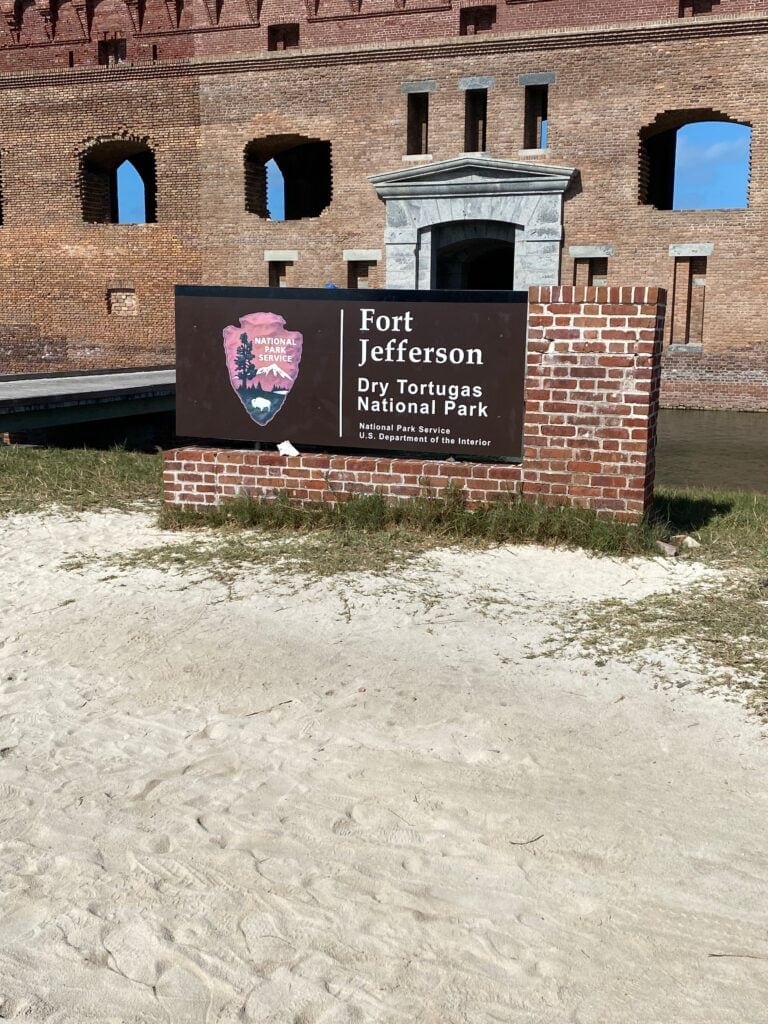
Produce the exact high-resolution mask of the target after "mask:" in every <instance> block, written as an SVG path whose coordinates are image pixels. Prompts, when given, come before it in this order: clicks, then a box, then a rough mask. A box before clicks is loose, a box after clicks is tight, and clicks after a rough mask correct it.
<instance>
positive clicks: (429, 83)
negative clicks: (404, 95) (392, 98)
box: [400, 78, 437, 92]
mask: <svg viewBox="0 0 768 1024" xmlns="http://www.w3.org/2000/svg"><path fill="white" fill-rule="evenodd" d="M400 88H401V90H402V91H403V92H437V82H436V81H435V79H434V78H424V79H423V80H422V81H420V82H403V84H402V85H401V86H400Z"/></svg>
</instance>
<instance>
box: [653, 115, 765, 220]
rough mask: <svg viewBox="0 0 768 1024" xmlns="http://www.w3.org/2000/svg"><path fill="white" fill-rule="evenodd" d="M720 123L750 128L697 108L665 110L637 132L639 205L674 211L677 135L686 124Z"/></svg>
mask: <svg viewBox="0 0 768 1024" xmlns="http://www.w3.org/2000/svg"><path fill="white" fill-rule="evenodd" d="M716 122H722V123H725V124H734V125H742V126H744V127H746V128H750V129H751V127H752V126H751V124H749V122H747V121H739V120H738V119H736V118H734V117H730V116H729V115H728V114H726V113H723V111H721V110H714V109H712V108H711V107H698V108H693V109H687V110H665V111H663V112H662V113H660V114H657V115H656V117H655V118H654V120H653V121H652V122H651V124H648V125H646V126H645V127H644V128H641V129H640V132H639V139H640V145H639V154H638V156H639V160H638V202H639V203H640V204H641V205H643V206H654V207H656V209H657V210H671V209H673V199H674V189H675V169H676V166H677V157H678V146H677V141H678V133H679V131H680V129H681V128H684V127H686V126H688V125H694V124H702V123H716Z"/></svg>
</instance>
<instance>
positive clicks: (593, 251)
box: [568, 245, 615, 260]
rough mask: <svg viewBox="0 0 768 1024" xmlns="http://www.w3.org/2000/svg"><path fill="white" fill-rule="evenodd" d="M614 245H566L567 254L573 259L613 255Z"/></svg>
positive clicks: (590, 258) (599, 257)
mask: <svg viewBox="0 0 768 1024" xmlns="http://www.w3.org/2000/svg"><path fill="white" fill-rule="evenodd" d="M614 251H615V249H614V246H612V245H571V246H569V247H568V254H569V256H572V257H573V258H574V259H575V260H594V259H602V258H604V257H606V256H613V254H614Z"/></svg>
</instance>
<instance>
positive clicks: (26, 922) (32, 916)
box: [0, 901, 51, 946]
mask: <svg viewBox="0 0 768 1024" xmlns="http://www.w3.org/2000/svg"><path fill="white" fill-rule="evenodd" d="M50 915H51V908H50V906H49V905H48V904H47V903H30V902H26V901H25V902H24V903H21V902H19V903H18V904H17V905H16V906H15V907H12V908H10V909H8V910H7V912H6V913H5V914H3V915H2V917H0V942H1V943H2V945H3V946H8V945H11V944H12V943H14V942H18V941H19V939H26V938H28V937H29V936H30V935H31V934H33V933H34V932H36V931H37V929H38V928H39V927H40V925H41V924H43V922H44V921H47V919H48V918H49V917H50Z"/></svg>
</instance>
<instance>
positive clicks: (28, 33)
mask: <svg viewBox="0 0 768 1024" xmlns="http://www.w3.org/2000/svg"><path fill="white" fill-rule="evenodd" d="M14 10H15V19H16V26H17V31H18V37H19V42H20V43H46V42H48V40H49V39H50V38H51V31H50V25H49V20H48V19H46V18H44V17H43V16H42V14H41V13H40V11H39V10H38V8H37V6H36V4H35V0H16V3H15V5H14Z"/></svg>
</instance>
